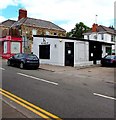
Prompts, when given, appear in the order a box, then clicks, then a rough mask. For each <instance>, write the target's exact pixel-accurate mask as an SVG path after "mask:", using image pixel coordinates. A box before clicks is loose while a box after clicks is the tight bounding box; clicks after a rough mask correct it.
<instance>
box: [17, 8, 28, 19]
mask: <svg viewBox="0 0 116 120" xmlns="http://www.w3.org/2000/svg"><path fill="white" fill-rule="evenodd" d="M26 17H27V10H25V9H19V17H18V20H20V19H21V18H26Z"/></svg>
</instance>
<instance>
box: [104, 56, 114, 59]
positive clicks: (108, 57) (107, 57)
mask: <svg viewBox="0 0 116 120" xmlns="http://www.w3.org/2000/svg"><path fill="white" fill-rule="evenodd" d="M105 58H106V59H114V56H113V55H108V56H106V57H105Z"/></svg>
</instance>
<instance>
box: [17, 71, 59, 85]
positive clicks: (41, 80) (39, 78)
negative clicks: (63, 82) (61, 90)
mask: <svg viewBox="0 0 116 120" xmlns="http://www.w3.org/2000/svg"><path fill="white" fill-rule="evenodd" d="M17 74H19V75H22V76H25V77H28V78H32V79H36V80H39V81H42V82H46V83H50V84H53V85H58V83H55V82H51V81H48V80H44V79H41V78H37V77H34V76H30V75H26V74H23V73H17Z"/></svg>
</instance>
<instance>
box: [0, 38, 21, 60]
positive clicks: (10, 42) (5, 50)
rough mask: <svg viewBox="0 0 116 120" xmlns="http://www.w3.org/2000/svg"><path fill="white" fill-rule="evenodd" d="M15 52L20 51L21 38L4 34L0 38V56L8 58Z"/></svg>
mask: <svg viewBox="0 0 116 120" xmlns="http://www.w3.org/2000/svg"><path fill="white" fill-rule="evenodd" d="M16 53H22V38H17V37H12V36H6V37H2V38H0V56H2V58H4V59H8V58H10V57H11V56H12V55H14V54H16Z"/></svg>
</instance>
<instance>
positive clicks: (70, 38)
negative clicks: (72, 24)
mask: <svg viewBox="0 0 116 120" xmlns="http://www.w3.org/2000/svg"><path fill="white" fill-rule="evenodd" d="M33 37H46V38H58V39H67V40H76V41H86V42H99V43H102V44H106V45H115V43H108V42H102V41H95V40H88V39H80V38H73V37H60V36H50V35H33Z"/></svg>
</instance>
